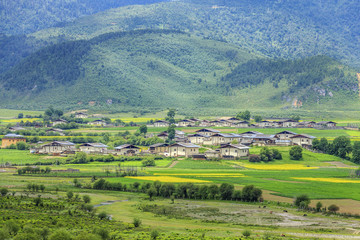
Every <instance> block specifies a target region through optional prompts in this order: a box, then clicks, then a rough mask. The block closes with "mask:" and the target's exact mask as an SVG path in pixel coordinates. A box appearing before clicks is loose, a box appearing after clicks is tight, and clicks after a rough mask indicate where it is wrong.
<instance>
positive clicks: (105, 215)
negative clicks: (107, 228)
mask: <svg viewBox="0 0 360 240" xmlns="http://www.w3.org/2000/svg"><path fill="white" fill-rule="evenodd" d="M98 218H100V220H103V219H108V218H109V216H108V215H107V213H106V212H101V213H99V215H98Z"/></svg>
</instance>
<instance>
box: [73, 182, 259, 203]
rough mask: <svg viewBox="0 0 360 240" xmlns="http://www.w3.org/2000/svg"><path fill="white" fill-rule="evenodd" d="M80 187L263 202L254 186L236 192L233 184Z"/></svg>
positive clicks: (93, 185)
mask: <svg viewBox="0 0 360 240" xmlns="http://www.w3.org/2000/svg"><path fill="white" fill-rule="evenodd" d="M78 187H90V188H93V189H98V190H112V191H125V192H126V191H127V192H141V193H146V194H148V196H149V198H150V199H152V198H153V197H164V198H182V199H219V200H234V201H244V202H258V201H262V191H261V189H259V188H256V187H254V185H248V186H245V187H244V188H243V189H242V190H235V188H234V185H233V184H229V183H222V184H221V185H220V186H218V185H217V184H211V185H206V184H204V185H195V184H193V183H180V184H178V185H175V184H173V183H161V182H159V181H155V182H153V183H142V184H140V183H139V182H134V183H133V184H130V185H127V184H122V183H120V182H118V183H111V182H109V181H106V180H105V179H99V180H97V181H95V182H94V183H93V184H92V185H84V186H82V185H79V186H78Z"/></svg>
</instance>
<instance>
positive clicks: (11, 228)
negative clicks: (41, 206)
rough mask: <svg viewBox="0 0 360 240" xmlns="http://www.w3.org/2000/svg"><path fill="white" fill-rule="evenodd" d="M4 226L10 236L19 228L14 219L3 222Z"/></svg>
mask: <svg viewBox="0 0 360 240" xmlns="http://www.w3.org/2000/svg"><path fill="white" fill-rule="evenodd" d="M5 228H6V230H7V231H8V233H9V234H10V235H12V236H14V235H16V233H17V232H18V231H19V230H20V226H19V224H18V223H17V222H15V221H14V220H9V221H6V222H5Z"/></svg>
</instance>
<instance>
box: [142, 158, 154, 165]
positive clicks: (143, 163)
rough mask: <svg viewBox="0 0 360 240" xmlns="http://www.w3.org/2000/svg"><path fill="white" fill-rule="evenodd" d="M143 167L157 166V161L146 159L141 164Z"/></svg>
mask: <svg viewBox="0 0 360 240" xmlns="http://www.w3.org/2000/svg"><path fill="white" fill-rule="evenodd" d="M141 164H142V166H143V167H150V166H151V167H153V166H155V160H154V159H144V160H143V161H142V162H141Z"/></svg>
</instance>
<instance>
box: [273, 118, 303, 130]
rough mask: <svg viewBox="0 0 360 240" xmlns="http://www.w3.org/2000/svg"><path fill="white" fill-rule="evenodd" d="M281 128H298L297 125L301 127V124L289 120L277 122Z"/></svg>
mask: <svg viewBox="0 0 360 240" xmlns="http://www.w3.org/2000/svg"><path fill="white" fill-rule="evenodd" d="M277 123H278V125H279V127H283V128H288V127H296V126H297V125H299V122H297V121H295V120H291V119H287V120H281V121H278V122H277Z"/></svg>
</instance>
